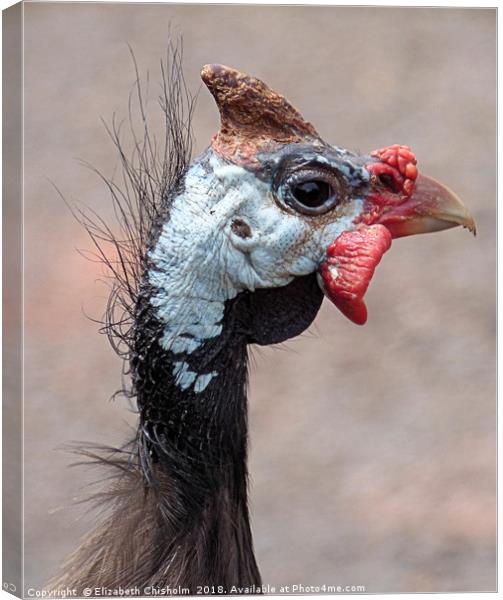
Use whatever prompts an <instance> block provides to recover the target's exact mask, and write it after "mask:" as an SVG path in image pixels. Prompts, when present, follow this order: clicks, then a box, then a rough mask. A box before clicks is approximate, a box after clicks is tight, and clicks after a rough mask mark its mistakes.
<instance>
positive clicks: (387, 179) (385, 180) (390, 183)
mask: <svg viewBox="0 0 503 600" xmlns="http://www.w3.org/2000/svg"><path fill="white" fill-rule="evenodd" d="M378 179H379V183H381V184H382V185H383V186H384V187H387V188H390V189H391V190H394V189H395V180H394V178H393V176H392V175H390V173H381V174H380V175H379V176H378Z"/></svg>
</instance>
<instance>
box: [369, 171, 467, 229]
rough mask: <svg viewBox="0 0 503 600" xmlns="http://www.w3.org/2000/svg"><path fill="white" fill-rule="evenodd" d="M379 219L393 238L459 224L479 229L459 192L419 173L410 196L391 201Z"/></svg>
mask: <svg viewBox="0 0 503 600" xmlns="http://www.w3.org/2000/svg"><path fill="white" fill-rule="evenodd" d="M377 223H380V224H381V225H384V226H385V227H386V228H387V229H388V230H389V232H390V233H391V235H392V237H393V238H398V237H403V236H406V235H414V234H417V233H431V232H434V231H441V230H442V229H449V228H451V227H457V226H458V225H461V226H462V227H465V228H466V229H468V230H469V231H471V232H472V233H473V234H475V233H476V227H475V221H474V220H473V217H472V216H471V214H470V213H469V211H468V210H467V209H466V207H465V206H464V205H463V203H462V202H461V200H460V199H459V198H458V196H457V195H456V194H455V193H454V192H453V191H452V190H450V189H449V188H448V187H446V186H445V185H443V184H441V183H439V182H438V181H435V179H433V178H431V177H427V176H426V175H418V177H417V180H416V182H415V186H414V191H413V192H412V194H411V195H410V197H409V198H407V199H406V200H405V201H403V202H401V203H400V204H393V205H388V206H387V207H386V209H385V210H384V211H383V212H382V213H381V216H380V218H379V219H378V221H377Z"/></svg>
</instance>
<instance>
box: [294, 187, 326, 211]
mask: <svg viewBox="0 0 503 600" xmlns="http://www.w3.org/2000/svg"><path fill="white" fill-rule="evenodd" d="M292 193H293V195H294V196H295V199H296V200H297V201H298V202H300V203H301V204H303V205H304V206H308V207H312V208H316V207H317V206H321V205H322V204H324V203H325V202H326V201H327V200H328V199H329V198H330V196H331V195H332V188H331V186H330V184H329V183H327V182H326V181H304V183H298V184H297V185H296V186H295V187H294V188H293V190H292Z"/></svg>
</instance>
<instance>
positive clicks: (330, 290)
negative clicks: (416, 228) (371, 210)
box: [318, 225, 391, 325]
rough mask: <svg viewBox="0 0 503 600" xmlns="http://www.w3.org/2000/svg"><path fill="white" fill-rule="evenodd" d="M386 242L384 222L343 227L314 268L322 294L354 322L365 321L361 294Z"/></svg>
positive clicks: (363, 293) (388, 246)
mask: <svg viewBox="0 0 503 600" xmlns="http://www.w3.org/2000/svg"><path fill="white" fill-rule="evenodd" d="M390 246H391V234H390V232H389V231H388V229H387V228H386V227H384V225H371V226H361V227H359V228H358V229H356V230H355V231H345V232H344V233H342V234H341V235H340V236H339V237H338V238H337V239H336V240H335V241H334V242H333V243H332V244H330V246H329V247H328V248H327V257H326V259H325V260H324V261H323V262H322V263H321V264H320V266H319V268H318V279H320V278H321V281H320V283H321V285H322V288H323V291H324V293H325V295H326V296H327V297H328V298H330V300H331V301H332V302H333V303H334V304H335V306H337V308H338V309H339V310H340V311H341V312H342V313H343V314H344V315H345V316H346V317H347V318H348V319H350V320H351V321H353V323H356V324H357V325H363V324H364V323H365V322H366V321H367V307H366V306H365V302H364V301H363V296H364V295H365V292H366V291H367V288H368V286H369V283H370V280H371V279H372V276H373V275H374V271H375V268H376V267H377V265H378V264H379V262H380V260H381V258H382V256H383V254H384V253H385V252H386V251H387V250H389V248H390Z"/></svg>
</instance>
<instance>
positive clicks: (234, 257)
mask: <svg viewBox="0 0 503 600" xmlns="http://www.w3.org/2000/svg"><path fill="white" fill-rule="evenodd" d="M209 164H210V167H211V172H210V173H209V174H208V172H207V169H205V168H203V166H202V165H201V163H199V162H197V161H196V162H195V163H194V164H193V165H192V166H191V167H190V169H189V171H188V173H187V176H186V179H185V189H184V191H183V192H182V193H181V194H180V195H179V196H178V197H177V198H175V200H174V202H173V204H172V207H171V211H170V218H169V221H168V222H167V223H165V225H164V226H163V229H162V232H161V235H160V237H159V240H158V242H157V245H156V247H155V249H154V250H153V251H152V253H151V255H150V258H151V259H152V261H153V263H154V265H155V268H154V269H152V270H151V271H150V272H149V280H150V283H151V284H152V285H153V286H155V287H156V288H157V289H158V290H159V291H158V293H157V294H155V295H154V296H153V297H152V299H151V302H152V305H153V306H154V307H155V308H156V310H157V315H158V317H159V318H160V320H161V321H162V322H164V323H165V331H164V336H163V337H162V339H161V344H162V346H163V347H164V348H165V349H166V350H170V351H172V352H173V353H175V354H181V353H188V354H190V353H192V352H194V350H196V349H197V348H199V347H200V346H201V345H202V344H203V343H204V342H205V340H207V339H210V338H214V337H216V336H218V335H219V334H220V333H221V331H222V318H223V315H224V303H225V301H226V300H230V299H232V298H234V297H235V296H236V295H237V294H239V293H240V292H242V291H243V290H250V291H254V290H255V289H257V288H273V287H281V286H284V285H286V284H288V283H289V282H290V281H292V279H294V278H295V277H298V276H302V275H308V274H309V273H312V272H314V271H315V270H316V268H317V267H318V264H319V263H320V261H321V260H322V259H323V257H324V254H325V250H326V248H327V246H328V245H329V244H330V243H331V242H332V241H333V240H334V239H336V238H337V237H338V236H339V235H340V234H341V233H342V232H343V231H346V230H351V229H354V227H355V225H354V224H353V220H354V218H355V217H356V216H357V215H358V214H359V213H360V212H361V210H362V204H363V201H362V200H361V199H353V200H351V201H349V202H347V203H346V204H345V206H344V214H339V215H336V214H334V215H333V220H332V221H331V222H330V220H331V219H330V217H329V218H323V219H322V220H320V218H319V217H310V216H306V215H302V214H298V213H295V212H294V211H288V210H285V208H284V207H282V206H280V205H278V203H277V201H276V200H275V198H274V197H273V194H272V191H271V188H270V187H269V185H268V184H266V183H265V182H263V181H261V180H260V179H258V178H257V177H255V175H254V174H253V173H251V172H249V171H246V170H245V169H243V168H242V167H239V166H235V165H229V164H228V163H225V162H224V161H223V160H222V159H220V158H219V157H217V156H216V155H212V156H211V158H210V162H209ZM236 219H238V220H239V221H240V222H243V223H245V224H246V225H247V226H248V227H247V228H245V229H246V237H243V236H242V235H241V236H240V235H239V234H238V233H236V232H235V231H233V227H232V224H233V222H234V221H235V220H236ZM173 372H174V374H175V376H176V377H175V379H176V382H177V384H178V385H179V387H181V388H182V389H188V388H191V387H192V388H193V389H194V391H195V392H201V391H203V390H204V389H205V388H206V386H207V385H208V384H209V382H210V381H211V379H212V378H213V377H215V376H216V375H217V373H215V372H212V373H202V374H200V373H195V372H194V371H192V370H190V368H189V366H188V364H187V363H186V362H184V361H183V357H180V361H179V362H176V363H175V366H174V369H173Z"/></svg>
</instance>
